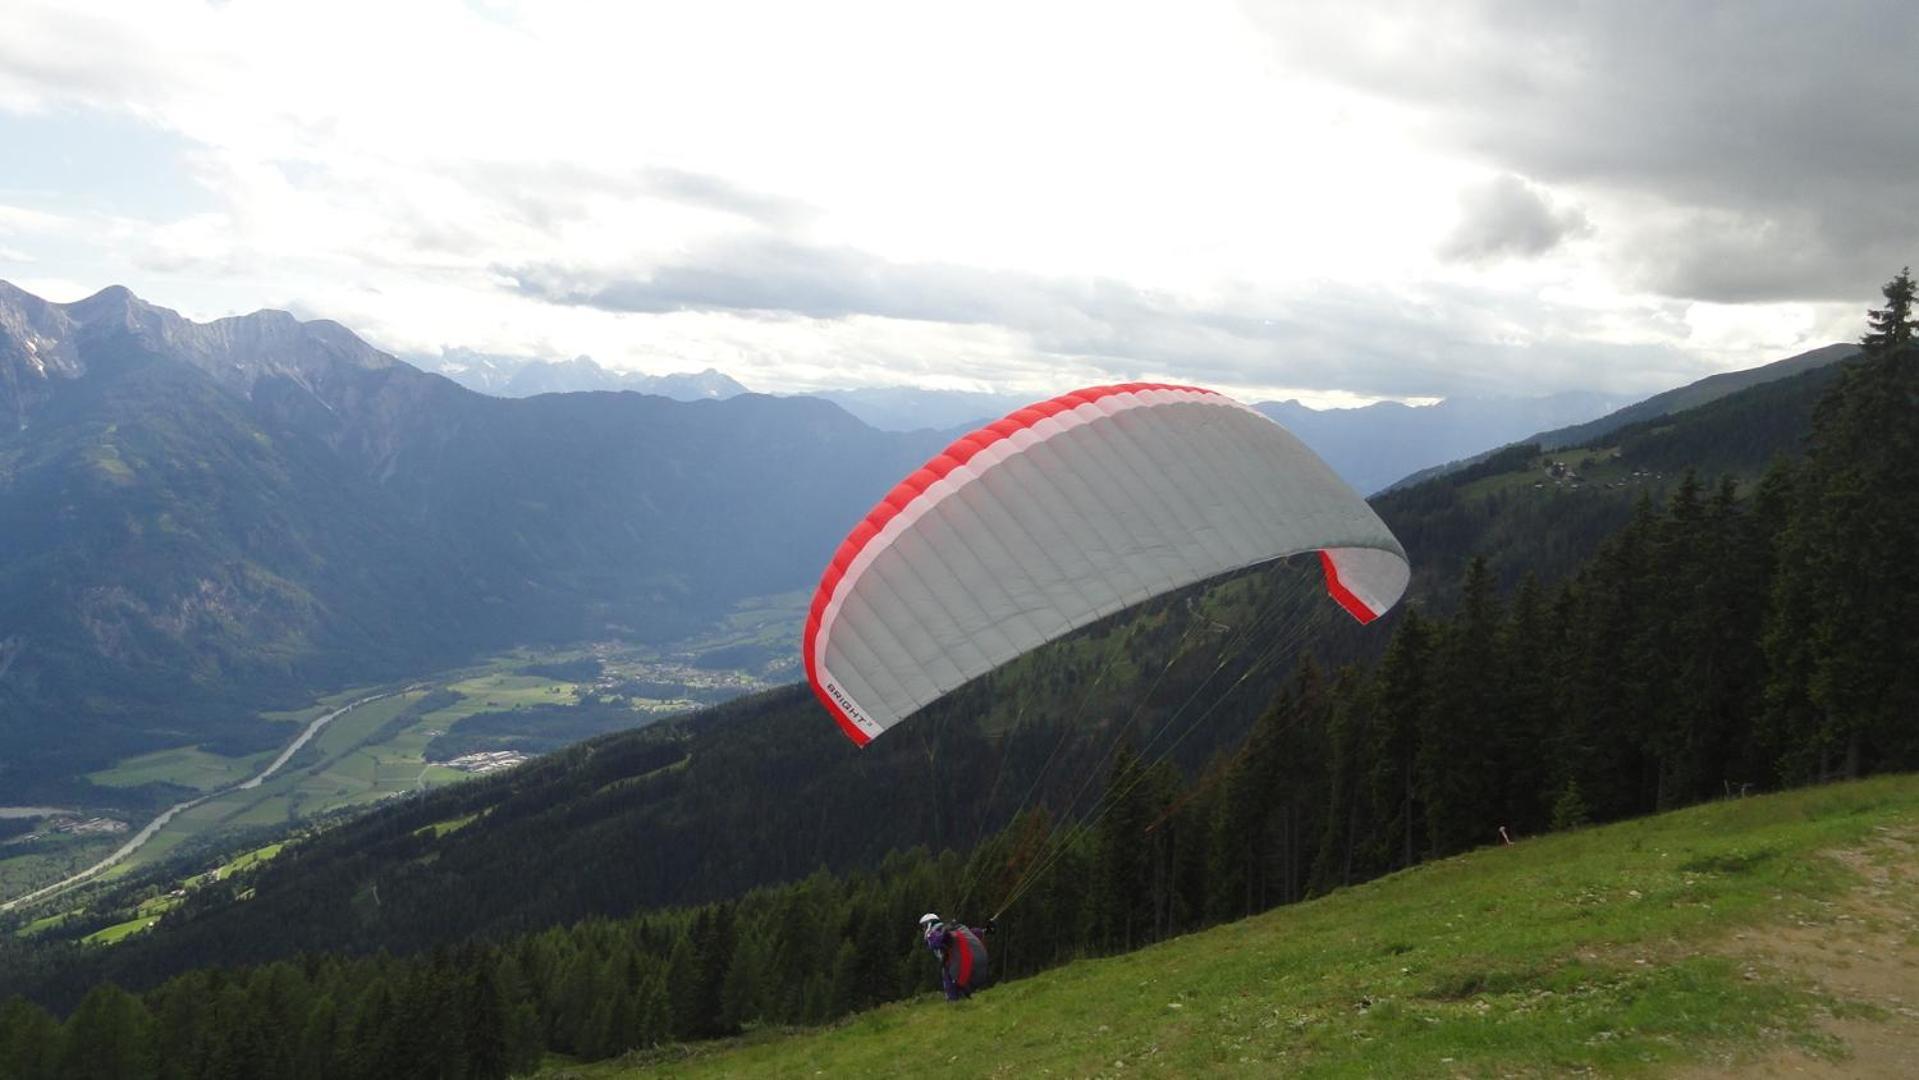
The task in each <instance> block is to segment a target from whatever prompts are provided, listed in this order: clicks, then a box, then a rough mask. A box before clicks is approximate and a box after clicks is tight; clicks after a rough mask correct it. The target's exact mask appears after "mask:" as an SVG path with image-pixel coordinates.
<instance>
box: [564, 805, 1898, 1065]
mask: <svg viewBox="0 0 1919 1080" xmlns="http://www.w3.org/2000/svg"><path fill="white" fill-rule="evenodd" d="M1916 886H1919V776H1898V777H1882V778H1877V779H1873V780H1868V781H1862V782H1858V783H1852V784H1845V785H1835V786H1831V787H1824V788H1816V789H1807V790H1802V791H1796V792H1790V793H1787V794H1783V795H1774V796H1766V797H1760V798H1750V799H1743V800H1736V801H1729V802H1720V803H1714V804H1710V805H1706V806H1701V807H1695V808H1693V809H1690V810H1685V811H1680V812H1677V813H1673V814H1666V815H1662V816H1659V817H1655V818H1648V819H1644V820H1640V821H1633V822H1625V823H1622V824H1618V825H1613V826H1608V827H1605V828H1597V829H1588V830H1582V831H1579V832H1574V833H1568V834H1557V835H1552V836H1546V837H1540V838H1537V839H1531V840H1523V841H1521V842H1520V843H1519V844H1517V845H1515V846H1513V847H1509V848H1497V849H1486V850H1481V851H1477V852H1474V853H1471V854H1468V855H1465V856H1462V857H1460V858H1456V859H1449V860H1445V861H1443V862H1437V863H1431V864H1427V865H1425V866H1421V867H1418V868H1415V869H1413V870H1411V871H1407V872H1404V873H1400V874H1396V875H1393V876H1392V877H1389V878H1385V879H1382V880H1380V881H1376V882H1372V883H1370V884H1366V885H1361V886H1357V887H1354V888H1350V889H1346V890H1342V891H1340V892H1338V893H1335V894H1333V895H1331V896H1328V897H1325V898H1322V899H1320V900H1316V901H1313V902H1310V903H1306V904H1301V905H1297V906H1294V907H1291V908H1283V909H1279V910H1276V911H1273V912H1269V913H1267V914H1265V915H1261V916H1257V917H1254V918H1250V919H1246V920H1242V921H1240V922H1237V923H1233V924H1230V925H1227V926H1222V927H1219V928H1216V929H1214V930H1211V931H1207V932H1204V933H1200V934H1194V935H1191V936H1189V937H1186V938H1182V939H1179V940H1175V941H1171V942H1166V943H1163V944H1161V945H1158V946H1155V947H1153V948H1149V949H1144V950H1141V951H1139V952H1136V953H1131V954H1128V955H1124V956H1116V957H1110V958H1104V959H1095V960H1087V961H1081V962H1079V963H1076V964H1072V965H1070V966H1068V967H1065V968H1062V969H1059V970H1056V971H1053V972H1050V973H1047V974H1045V975H1041V976H1038V977H1034V978H1030V979H1025V980H1021V981H1018V982H1014V983H1010V984H1007V985H1004V986H1001V987H997V988H993V989H989V990H986V991H983V992H981V993H980V994H978V995H976V996H975V997H974V998H973V999H972V1000H970V1001H967V1002H963V1003H960V1004H958V1005H947V1004H946V1003H945V1002H942V1001H937V1000H932V999H930V998H929V999H921V1000H918V1001H914V1002H910V1003H905V1004H901V1005H896V1006H888V1007H884V1008H880V1009H876V1010H874V1011H872V1012H869V1013H866V1014H862V1015H860V1016H857V1017H854V1018H852V1019H850V1020H848V1021H846V1022H844V1023H841V1024H838V1025H835V1026H832V1027H830V1028H826V1029H822V1030H818V1031H803V1032H770V1031H769V1032H757V1033H753V1034H750V1035H748V1036H746V1037H745V1038H743V1039H739V1040H734V1041H732V1042H730V1043H725V1044H714V1045H708V1046H697V1047H690V1048H681V1047H674V1048H663V1049H660V1050H655V1051H651V1052H643V1053H637V1054H633V1055H629V1056H628V1057H627V1058H626V1059H624V1060H621V1061H616V1062H607V1063H602V1064H599V1065H594V1066H579V1067H554V1068H551V1069H549V1070H548V1072H547V1073H546V1074H545V1075H547V1076H548V1077H550V1078H554V1080H557V1078H558V1077H566V1076H577V1077H627V1076H652V1075H670V1076H708V1075H808V1076H811V1075H825V1076H856V1075H927V1076H943V1075H956V1076H1047V1075H1051V1076H1131V1075H1152V1076H1187V1075H1198V1074H1228V1075H1245V1076H1270V1075H1302V1076H1377V1075H1401V1076H1430V1075H1442V1076H1443V1075H1561V1074H1567V1073H1599V1074H1606V1075H1614V1074H1637V1075H1648V1074H1651V1075H1674V1074H1677V1075H1682V1076H1688V1077H1707V1076H1730V1075H1735V1074H1737V1075H1753V1074H1755V1073H1757V1074H1759V1075H1775V1076H1798V1075H1814V1076H1913V1075H1919V887H1916ZM902 932H903V933H904V932H906V931H904V930H903V931H902ZM927 977H928V981H929V984H930V983H931V982H932V980H933V973H932V970H931V961H930V960H929V961H928V973H927Z"/></svg>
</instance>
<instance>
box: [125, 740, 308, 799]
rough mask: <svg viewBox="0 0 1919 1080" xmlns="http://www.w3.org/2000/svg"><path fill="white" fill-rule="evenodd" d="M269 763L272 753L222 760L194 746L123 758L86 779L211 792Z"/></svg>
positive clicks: (220, 757) (248, 775) (245, 776)
mask: <svg viewBox="0 0 1919 1080" xmlns="http://www.w3.org/2000/svg"><path fill="white" fill-rule="evenodd" d="M297 730H298V729H296V728H289V729H288V737H289V738H291V737H292V735H293V734H294V733H296V732H297ZM272 760H273V752H272V751H263V752H261V753H258V754H252V755H249V756H247V757H226V756H225V755H222V754H214V753H209V752H207V751H205V750H202V749H200V748H199V747H197V746H182V747H176V748H174V749H171V750H158V751H155V752H153V753H151V754H141V755H140V756H139V757H131V758H127V759H126V760H124V761H120V762H116V763H115V764H114V766H113V767H112V768H110V769H102V770H100V771H99V772H95V773H89V774H88V775H87V779H88V780H91V781H93V782H94V783H96V784H99V785H101V786H103V787H138V786H140V785H141V784H155V783H162V784H175V785H178V786H180V787H183V788H192V789H193V790H195V791H215V790H218V789H220V788H223V787H230V786H232V785H234V784H237V783H239V782H240V781H242V780H245V779H247V778H248V777H250V776H253V775H255V774H257V773H258V772H259V771H260V770H261V769H263V768H265V767H266V764H267V762H269V761H272Z"/></svg>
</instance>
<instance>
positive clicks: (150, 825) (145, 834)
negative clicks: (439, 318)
mask: <svg viewBox="0 0 1919 1080" xmlns="http://www.w3.org/2000/svg"><path fill="white" fill-rule="evenodd" d="M418 689H419V687H418V686H409V687H406V688H404V689H401V690H389V691H387V692H386V693H384V694H373V695H371V696H369V697H363V698H361V699H360V700H358V701H353V702H348V703H347V704H345V705H342V706H340V707H339V708H337V709H335V710H333V711H332V712H330V713H323V714H321V715H320V716H318V717H316V718H314V720H313V721H312V722H311V723H309V724H307V726H306V730H304V731H302V732H300V734H299V736H298V737H297V738H295V739H294V740H293V741H292V742H291V743H289V744H287V748H286V749H285V750H282V751H280V756H278V757H276V758H274V759H273V763H272V764H270V765H268V766H267V767H266V768H265V769H262V770H261V771H260V774H259V775H258V776H255V777H253V778H252V779H251V780H246V781H244V782H242V783H238V784H234V785H233V786H232V787H225V788H221V789H220V790H218V791H209V792H207V793H206V794H205V795H201V796H200V797H198V798H194V799H188V800H187V801H186V802H183V803H175V804H173V805H172V806H170V807H168V808H167V809H166V810H164V811H161V813H160V816H158V817H156V818H154V819H153V820H152V821H149V822H147V826H146V828H144V829H141V830H140V831H139V832H137V833H135V834H134V835H133V839H131V840H128V841H127V842H126V843H124V844H122V845H120V847H119V848H118V849H117V850H115V851H114V853H113V854H111V855H109V856H107V857H106V858H104V859H101V860H100V861H99V862H97V863H94V864H93V865H92V866H89V867H87V868H86V869H85V870H82V871H80V872H79V873H77V874H74V875H73V876H71V877H68V878H65V879H62V880H60V881H56V882H54V883H53V884H51V885H48V886H46V887H45V888H42V889H36V890H35V891H33V892H30V893H27V894H26V895H24V896H16V897H14V898H13V899H11V900H8V901H6V902H5V903H0V911H12V910H13V909H14V908H17V907H19V906H21V905H23V904H31V903H33V902H35V901H37V900H44V899H46V898H47V897H49V896H53V895H54V894H56V893H60V892H64V891H66V890H67V889H70V888H72V887H73V886H75V885H78V884H80V883H81V882H83V881H86V880H87V879H89V878H92V877H94V876H96V875H98V874H99V873H101V872H102V871H104V870H106V869H107V868H108V867H110V866H113V865H114V864H115V863H118V862H120V861H121V860H123V859H125V858H126V857H127V856H129V855H131V854H133V853H134V852H136V851H138V850H140V848H141V847H142V846H143V845H144V844H146V842H147V841H149V840H151V839H153V836H154V834H155V833H157V832H159V831H160V830H161V829H163V828H165V827H166V824H167V822H169V821H172V820H173V819H174V818H175V817H176V816H178V815H179V814H181V813H182V812H184V811H187V810H191V809H193V808H194V807H196V806H198V805H200V804H201V803H203V802H206V801H207V800H208V799H217V798H219V797H220V796H222V795H230V794H232V793H233V792H236V791H251V790H252V789H254V788H257V787H259V786H260V784H261V783H262V782H263V781H265V780H266V779H267V778H268V777H270V776H272V775H273V774H274V773H276V772H279V771H280V767H281V766H283V765H285V764H286V763H287V762H288V761H290V760H291V759H292V758H293V755H294V754H296V753H298V752H299V750H300V748H301V747H302V746H305V745H306V744H307V741H308V740H310V739H312V738H313V736H315V735H317V734H319V733H320V729H321V728H323V727H325V726H327V725H328V724H330V723H332V722H333V721H334V720H336V719H338V718H339V717H342V716H345V715H346V714H347V713H350V712H352V711H353V710H355V709H357V708H359V707H361V706H362V705H371V704H373V703H374V702H376V701H385V700H386V699H387V698H390V697H394V696H395V695H398V694H404V693H407V692H408V691H411V690H418Z"/></svg>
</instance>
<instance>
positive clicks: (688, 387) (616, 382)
mask: <svg viewBox="0 0 1919 1080" xmlns="http://www.w3.org/2000/svg"><path fill="white" fill-rule="evenodd" d="M406 359H407V361H408V362H409V363H411V364H413V365H414V366H415V367H417V368H419V369H420V370H421V371H431V372H433V373H435V374H439V375H444V376H446V377H447V378H449V379H452V380H453V381H454V382H456V383H459V384H460V385H461V386H464V387H466V388H467V389H468V390H475V391H478V392H479V393H482V394H491V395H493V396H494V397H509V398H521V397H532V396H533V395H535V394H577V393H581V392H583V391H592V390H631V391H633V392H634V393H638V394H657V395H658V396H660V397H664V398H672V399H673V400H675V401H708V400H720V399H722V398H730V397H735V396H738V395H740V394H745V393H749V391H748V390H747V389H746V387H744V386H742V385H740V384H739V383H738V382H737V381H735V380H734V379H732V378H731V377H729V376H727V375H725V374H722V373H721V372H719V371H716V370H714V369H713V368H707V369H706V370H705V371H698V372H678V373H675V374H672V375H647V374H644V373H642V372H638V371H615V370H613V369H612V368H608V367H605V366H604V365H602V364H600V363H599V362H598V361H596V360H594V359H593V358H592V357H590V356H576V357H574V358H573V359H571V360H545V359H542V358H540V357H534V356H508V355H502V354H497V353H481V352H475V351H473V350H471V349H446V350H444V351H442V352H440V353H438V354H432V353H417V354H412V355H409V356H407V357H406Z"/></svg>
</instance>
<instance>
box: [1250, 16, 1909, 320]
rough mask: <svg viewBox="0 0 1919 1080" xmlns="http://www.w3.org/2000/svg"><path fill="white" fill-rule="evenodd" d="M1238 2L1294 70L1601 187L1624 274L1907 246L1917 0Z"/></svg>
mask: <svg viewBox="0 0 1919 1080" xmlns="http://www.w3.org/2000/svg"><path fill="white" fill-rule="evenodd" d="M1248 10H1249V12H1250V13H1251V14H1252V17H1254V18H1255V19H1256V20H1258V21H1259V22H1260V23H1261V24H1262V25H1263V26H1264V27H1265V28H1266V30H1267V31H1268V34H1269V37H1270V39H1271V40H1272V42H1273V43H1274V45H1275V47H1276V48H1277V49H1278V51H1279V53H1280V55H1281V56H1282V57H1283V58H1284V60H1285V62H1286V63H1287V64H1288V65H1289V66H1291V67H1292V68H1294V69H1295V70H1301V71H1308V72H1312V73H1314V74H1316V75H1319V76H1322V77H1330V78H1333V79H1336V80H1338V81H1340V82H1342V83H1344V84H1346V85H1348V86H1351V87H1354V88H1356V89H1359V90H1362V91H1364V92H1365V93H1367V94H1369V95H1372V96H1374V97H1377V98H1380V99H1384V100H1388V101H1391V102H1393V103H1394V104H1395V105H1397V106H1398V107H1400V108H1403V109H1404V110H1406V111H1407V112H1408V113H1410V114H1411V115H1412V116H1413V117H1415V120H1414V121H1413V125H1412V126H1413V127H1415V128H1416V129H1418V130H1420V131H1422V132H1424V137H1425V138H1427V139H1428V140H1430V141H1431V142H1432V143H1433V144H1434V145H1437V146H1442V147H1448V148H1452V149H1455V150H1458V151H1461V152H1464V153H1467V154H1470V155H1473V156H1475V157H1476V158H1477V159H1478V160H1479V161H1480V162H1481V163H1482V164H1490V165H1492V166H1493V167H1495V168H1499V169H1501V170H1504V171H1508V172H1512V173H1517V174H1520V175H1524V176H1528V177H1532V178H1534V179H1536V180H1538V181H1542V182H1544V183H1547V184H1550V185H1552V186H1553V187H1554V188H1555V189H1556V190H1557V189H1561V188H1576V189H1578V190H1580V191H1582V192H1584V193H1587V194H1588V195H1590V196H1591V197H1590V198H1585V199H1582V202H1585V203H1586V204H1587V206H1588V209H1589V210H1590V211H1592V212H1593V213H1595V214H1597V213H1599V212H1600V206H1601V205H1602V204H1603V205H1604V209H1605V211H1606V212H1607V213H1608V214H1609V215H1610V216H1609V217H1605V218H1596V219H1595V224H1596V225H1597V226H1598V227H1599V228H1600V229H1601V230H1602V231H1603V232H1605V233H1606V234H1607V235H1608V237H1609V239H1610V240H1611V241H1612V242H1613V243H1614V244H1615V245H1616V251H1617V252H1619V253H1620V256H1619V258H1620V266H1621V267H1622V268H1623V269H1624V270H1625V271H1626V272H1627V273H1628V276H1629V277H1630V279H1631V280H1630V282H1629V283H1630V284H1637V285H1640V286H1643V287H1646V288H1651V289H1654V290H1657V291H1659V292H1661V293H1664V294H1666V295H1671V296H1676V297H1691V298H1702V299H1715V300H1748V301H1750V300H1785V299H1798V300H1819V299H1851V298H1856V297H1858V296H1860V295H1862V294H1865V295H1869V294H1870V291H1871V289H1872V288H1873V287H1874V285H1875V284H1876V283H1877V282H1879V281H1881V280H1883V279H1884V278H1885V277H1886V276H1887V275H1888V274H1889V273H1890V272H1891V271H1892V270H1893V269H1896V268H1897V267H1898V266H1899V265H1901V264H1903V263H1904V262H1908V261H1911V258H1912V252H1913V251H1914V250H1915V249H1919V184H1915V183H1914V182H1913V177H1914V176H1915V175H1919V124H1914V123H1912V118H1911V110H1912V107H1913V103H1914V101H1915V100H1919V65H1915V64H1914V63H1913V59H1912V43H1913V42H1914V41H1915V40H1919V5H1913V4H1911V3H1908V2H1905V0H1850V2H1836V3H1828V4H1820V5H1816V6H1808V5H1806V4H1804V3H1799V2H1796V0H1724V2H1717V3H1713V2H1704V0H1702V2H1696V3H1682V4H1536V3H1530V2H1526V0H1482V2H1478V3H1467V4H1445V5H1428V4H1419V3H1411V2H1406V3H1399V2H1387V3H1375V4H1372V5H1363V6H1354V5H1340V6H1339V8H1338V9H1337V14H1336V15H1334V14H1331V13H1321V12H1318V11H1315V10H1313V9H1310V8H1304V7H1283V8H1279V9H1273V8H1268V7H1266V6H1264V5H1254V6H1250V7H1249V8H1248ZM1709 251H1710V252H1716V254H1713V255H1710V256H1708V255H1707V254H1705V253H1706V252H1709ZM1732 258H1741V259H1743V260H1745V261H1744V264H1743V265H1739V266H1730V265H1728V264H1727V262H1726V260H1728V259H1732Z"/></svg>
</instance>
